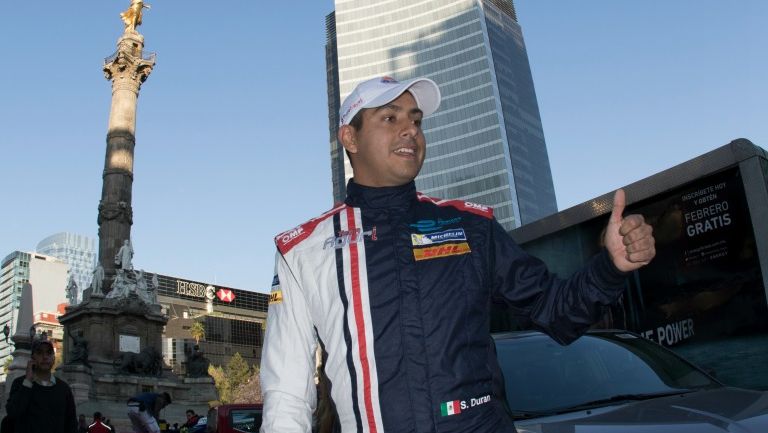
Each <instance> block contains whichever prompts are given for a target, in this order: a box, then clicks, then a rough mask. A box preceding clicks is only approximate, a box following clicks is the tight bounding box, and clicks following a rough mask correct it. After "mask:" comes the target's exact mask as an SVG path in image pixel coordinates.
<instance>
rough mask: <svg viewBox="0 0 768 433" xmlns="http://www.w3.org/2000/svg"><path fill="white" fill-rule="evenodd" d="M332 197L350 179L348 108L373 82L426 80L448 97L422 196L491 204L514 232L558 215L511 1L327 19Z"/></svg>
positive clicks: (480, 0)
mask: <svg viewBox="0 0 768 433" xmlns="http://www.w3.org/2000/svg"><path fill="white" fill-rule="evenodd" d="M326 34H327V44H326V65H327V84H328V111H329V126H330V128H329V129H330V137H329V139H330V152H331V170H332V181H333V191H334V199H335V200H336V201H340V200H342V199H343V197H344V195H345V192H346V183H347V181H348V180H349V179H350V178H351V177H352V170H351V166H350V165H349V161H348V159H347V158H346V155H345V153H344V151H343V148H341V146H340V144H339V143H338V141H337V139H336V134H337V131H338V123H339V120H338V110H339V106H340V105H341V101H342V100H343V99H344V98H345V97H346V96H347V95H348V94H349V93H350V92H351V91H352V89H353V88H354V86H355V85H356V84H357V83H359V82H361V81H364V80H366V79H370V78H373V77H376V76H382V75H386V76H392V77H394V78H396V79H398V80H405V79H409V78H413V77H419V76H426V77H429V78H431V79H432V80H434V81H435V82H436V83H437V84H438V85H439V86H440V91H441V93H442V95H443V100H442V104H441V107H440V110H439V111H438V112H437V113H435V114H433V115H431V116H429V117H428V118H427V119H425V121H424V123H423V129H424V134H425V136H426V139H427V158H426V160H425V162H424V167H423V169H422V171H421V174H420V175H419V177H417V178H416V186H417V188H418V189H419V190H420V191H422V192H423V193H425V194H427V195H430V196H435V197H442V198H461V199H465V200H470V201H473V202H476V203H480V204H484V205H488V206H493V207H494V210H495V215H496V218H497V219H498V220H499V222H500V223H501V224H502V225H503V226H504V227H505V228H507V229H512V228H515V227H519V226H520V225H522V224H526V223H529V222H531V221H534V220H537V219H539V218H542V217H544V216H547V215H549V214H552V213H554V212H556V210H557V204H556V200H555V193H554V186H553V183H552V175H551V172H550V167H549V157H548V155H547V149H546V144H545V142H544V134H543V130H542V125H541V119H540V116H539V109H538V104H537V101H536V94H535V90H534V86H533V79H532V77H531V71H530V66H529V64H528V55H527V52H526V49H525V43H524V41H523V35H522V30H521V28H520V25H519V24H518V22H517V16H516V14H515V9H514V5H513V3H512V1H511V0H421V1H406V0H388V1H377V0H336V9H335V11H334V12H333V13H331V14H330V15H328V17H327V18H326Z"/></svg>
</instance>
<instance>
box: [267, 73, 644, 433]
mask: <svg viewBox="0 0 768 433" xmlns="http://www.w3.org/2000/svg"><path fill="white" fill-rule="evenodd" d="M439 104H440V91H439V88H438V86H437V85H436V84H435V83H434V82H433V81H431V80H429V79H425V78H418V79H415V80H411V81H407V82H402V83H401V82H398V81H396V80H394V79H392V78H389V77H381V78H375V79H372V80H369V81H365V82H363V83H361V84H359V85H358V86H357V87H356V88H355V89H354V90H353V91H352V93H351V94H350V95H349V96H348V97H347V98H346V99H345V100H344V102H343V103H342V105H341V110H340V113H339V119H340V122H339V123H340V127H339V134H338V140H339V142H340V143H341V144H342V145H343V146H344V149H345V151H346V152H347V154H348V156H349V160H350V163H351V165H352V169H353V171H354V177H353V178H352V179H351V180H350V181H349V183H348V185H347V197H346V199H345V201H344V203H342V204H339V205H337V206H336V207H334V208H333V209H332V210H331V211H329V212H326V213H324V214H322V215H321V216H319V217H317V218H315V219H312V220H310V221H309V222H307V223H305V224H303V225H301V226H299V227H297V228H295V229H293V230H290V231H287V232H285V233H283V234H281V235H278V236H277V237H276V239H275V242H276V245H277V249H278V251H277V254H276V264H275V277H274V279H273V283H272V284H273V285H272V290H271V293H270V305H269V312H268V317H267V323H269V326H268V327H267V330H266V338H265V343H264V347H263V352H262V364H261V386H262V390H263V395H264V422H263V424H262V432H263V433H273V432H281V433H290V432H302V433H303V432H308V431H310V429H311V423H312V420H311V418H312V411H313V409H314V407H315V405H316V401H315V400H316V397H315V395H316V391H315V385H314V382H313V378H314V373H315V369H316V363H315V349H316V347H318V346H321V347H323V348H324V349H325V352H326V356H327V358H326V359H325V372H326V374H327V376H328V378H329V382H330V383H331V384H332V386H331V396H332V398H333V402H334V404H335V406H336V410H337V412H338V416H339V422H340V424H341V431H342V432H345V433H346V432H383V431H387V432H392V431H431V432H460V431H461V432H464V431H467V432H468V431H472V432H481V433H486V432H487V433H490V432H494V433H496V432H510V433H511V432H514V431H515V428H514V425H513V422H512V420H511V418H510V416H509V414H508V411H507V409H506V403H505V400H504V398H505V397H504V393H503V378H502V376H501V370H500V368H499V365H498V361H497V360H496V356H495V345H494V343H493V339H492V338H491V336H490V333H489V321H490V305H491V300H492V299H495V298H501V299H504V300H506V302H507V303H508V305H509V308H510V309H511V311H512V312H514V313H515V314H517V315H519V316H522V317H524V318H526V319H528V320H529V321H530V323H532V324H533V326H534V327H535V328H537V329H540V330H542V331H544V332H546V333H547V334H549V335H550V336H551V337H552V338H554V339H555V340H556V341H558V342H560V343H562V344H567V343H568V342H571V341H573V340H574V339H576V338H578V337H579V336H580V335H581V334H582V333H584V332H586V330H587V329H588V328H589V326H590V324H592V323H594V322H595V321H597V320H598V319H599V318H600V316H601V313H602V310H603V307H604V306H607V305H611V304H613V303H615V302H616V301H617V300H618V298H619V297H620V296H621V294H622V291H623V288H624V284H625V278H626V273H627V272H630V271H633V270H635V269H638V268H640V267H641V266H643V265H645V264H647V263H648V262H649V261H650V260H651V259H652V258H653V256H654V255H655V249H654V239H653V235H652V230H651V227H650V226H649V225H648V224H646V223H645V222H644V220H643V217H642V216H640V215H628V216H626V217H624V216H622V213H623V210H624V206H625V198H624V192H623V191H622V190H619V191H617V192H616V194H615V197H614V204H613V212H612V214H611V216H610V220H609V223H608V225H607V227H606V234H605V235H604V239H603V245H605V248H604V249H603V250H602V251H601V252H600V253H599V254H598V255H597V256H595V257H594V258H592V259H591V260H590V261H589V263H588V264H587V265H586V266H585V267H584V268H583V269H582V270H580V271H578V272H576V273H575V274H574V275H572V276H571V277H570V278H567V279H561V278H558V277H557V276H555V275H553V274H551V273H549V271H548V270H547V269H546V266H545V265H544V264H543V262H541V261H540V260H538V259H536V258H535V257H532V256H530V255H528V254H527V253H525V252H524V251H523V250H522V249H521V248H520V247H519V246H518V245H517V244H516V243H515V242H514V241H513V240H512V238H511V237H510V236H509V235H508V233H507V232H506V231H505V230H504V229H503V228H502V226H501V225H500V224H499V223H498V222H497V221H496V220H495V219H494V217H493V210H492V209H491V208H489V207H487V206H483V205H480V204H475V203H470V202H467V201H464V200H441V199H435V198H430V197H427V196H425V195H423V194H420V193H418V192H416V187H415V183H414V179H415V178H416V175H417V174H418V173H419V171H420V169H421V167H422V164H423V162H424V158H425V154H426V140H425V138H424V134H423V132H422V129H421V122H422V117H424V116H428V115H430V114H432V113H433V112H435V111H436V110H437V108H438V107H439ZM451 115H452V116H455V115H461V113H458V112H457V113H455V114H451ZM596 241H598V240H596ZM455 401H459V402H464V403H465V404H466V409H464V410H462V412H461V413H460V414H459V415H457V416H447V417H444V416H442V413H441V406H444V405H445V404H446V403H449V402H455Z"/></svg>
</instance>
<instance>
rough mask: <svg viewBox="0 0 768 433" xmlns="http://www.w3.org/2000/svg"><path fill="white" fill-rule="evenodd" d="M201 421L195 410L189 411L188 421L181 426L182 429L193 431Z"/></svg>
mask: <svg viewBox="0 0 768 433" xmlns="http://www.w3.org/2000/svg"><path fill="white" fill-rule="evenodd" d="M199 420H200V415H198V414H196V413H195V411H194V410H192V409H187V421H186V422H185V423H184V424H182V425H181V428H184V427H186V428H187V429H191V428H192V427H194V426H195V425H197V422H198V421H199Z"/></svg>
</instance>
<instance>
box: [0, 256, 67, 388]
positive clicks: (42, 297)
mask: <svg viewBox="0 0 768 433" xmlns="http://www.w3.org/2000/svg"><path fill="white" fill-rule="evenodd" d="M1 264H2V267H0V329H2V328H3V327H4V326H5V325H8V327H9V331H10V332H9V334H8V335H9V337H10V336H12V335H14V334H15V333H16V323H17V322H18V317H19V311H18V310H19V304H20V301H21V292H22V291H21V288H22V286H23V285H24V283H29V284H31V285H32V308H33V313H38V312H56V311H57V309H58V305H59V304H61V303H63V302H66V296H65V289H66V286H67V264H66V263H64V262H63V261H61V260H59V259H57V258H55V257H50V256H44V255H41V254H36V253H27V252H22V251H14V252H12V253H10V254H8V255H7V256H5V258H4V259H3V261H2V263H1ZM30 319H31V318H30ZM11 352H13V345H12V343H11V340H10V338H8V339H7V340H6V338H5V336H4V335H0V365H4V363H5V362H6V359H7V358H8V357H9V356H10V355H11ZM3 376H4V375H3V372H2V370H0V379H2V378H3Z"/></svg>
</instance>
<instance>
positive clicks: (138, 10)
mask: <svg viewBox="0 0 768 433" xmlns="http://www.w3.org/2000/svg"><path fill="white" fill-rule="evenodd" d="M144 8H147V9H150V8H151V7H150V6H149V5H145V4H144V1H143V0H131V5H130V6H128V9H127V10H126V11H124V12H121V13H120V18H122V19H123V22H124V23H125V31H126V32H128V31H130V32H135V31H136V27H138V26H140V25H141V15H142V11H143V9H144Z"/></svg>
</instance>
